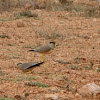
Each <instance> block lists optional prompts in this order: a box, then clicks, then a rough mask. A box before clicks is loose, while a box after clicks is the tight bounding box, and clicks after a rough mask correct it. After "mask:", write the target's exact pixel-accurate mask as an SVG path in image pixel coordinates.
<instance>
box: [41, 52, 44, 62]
mask: <svg viewBox="0 0 100 100" xmlns="http://www.w3.org/2000/svg"><path fill="white" fill-rule="evenodd" d="M44 56H45V54H42V56H41V60H42V62H44Z"/></svg>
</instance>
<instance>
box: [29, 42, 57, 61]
mask: <svg viewBox="0 0 100 100" xmlns="http://www.w3.org/2000/svg"><path fill="white" fill-rule="evenodd" d="M54 47H55V42H50V43H49V44H47V45H42V46H40V47H37V48H35V49H34V50H29V51H34V52H38V53H41V54H42V56H41V58H42V61H44V55H45V54H46V53H48V52H49V51H50V50H52V49H54Z"/></svg>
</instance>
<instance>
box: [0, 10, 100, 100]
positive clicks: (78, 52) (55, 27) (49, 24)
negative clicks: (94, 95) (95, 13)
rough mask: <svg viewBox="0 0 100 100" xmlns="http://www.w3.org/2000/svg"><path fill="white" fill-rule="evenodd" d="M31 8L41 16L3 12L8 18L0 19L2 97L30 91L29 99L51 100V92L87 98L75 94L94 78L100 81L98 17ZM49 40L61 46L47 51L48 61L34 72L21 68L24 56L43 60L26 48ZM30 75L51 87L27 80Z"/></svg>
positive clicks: (66, 98) (69, 99)
mask: <svg viewBox="0 0 100 100" xmlns="http://www.w3.org/2000/svg"><path fill="white" fill-rule="evenodd" d="M32 12H34V13H37V14H38V15H39V17H38V18H21V19H16V20H14V19H13V18H14V17H13V14H11V13H4V14H3V15H1V16H0V18H3V19H9V18H10V20H6V21H2V22H1V21H0V36H1V37H0V68H1V69H0V70H1V71H0V72H1V73H0V97H4V95H6V96H8V97H10V98H15V97H16V95H19V96H21V97H24V95H25V94H26V93H27V94H29V96H28V97H27V100H51V99H49V96H50V95H52V94H54V95H56V96H58V97H59V99H60V100H89V98H88V97H87V98H86V97H81V95H79V96H77V95H76V93H77V91H76V90H77V89H78V88H80V87H82V86H83V85H85V84H87V83H91V82H95V84H97V85H99V86H100V72H99V71H100V69H98V67H100V18H85V17H75V16H70V13H68V12H66V11H55V12H52V11H49V12H47V11H45V10H35V11H32ZM2 35H7V36H8V37H5V38H2ZM50 36H51V37H50ZM50 41H55V42H56V43H57V44H58V46H56V47H55V49H54V50H52V51H51V52H50V53H49V54H47V55H46V56H45V63H44V64H42V65H41V66H40V67H35V68H33V70H32V72H31V73H24V72H22V71H21V70H19V69H18V68H17V63H20V62H31V61H35V62H38V61H40V57H39V56H38V55H37V54H36V53H34V52H27V51H28V50H30V49H31V48H34V47H37V46H39V45H42V44H46V43H49V42H50ZM92 64H93V66H92ZM91 66H92V67H91ZM29 77H35V79H29ZM31 81H33V82H41V83H43V84H46V85H48V86H49V87H46V88H43V87H38V86H27V85H25V83H26V82H31ZM16 98H17V97H16ZM81 98H82V99H81Z"/></svg>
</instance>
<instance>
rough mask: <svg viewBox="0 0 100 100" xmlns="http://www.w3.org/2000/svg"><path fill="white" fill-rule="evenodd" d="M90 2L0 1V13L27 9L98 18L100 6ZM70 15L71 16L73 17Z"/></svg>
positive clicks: (55, 0)
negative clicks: (60, 11)
mask: <svg viewBox="0 0 100 100" xmlns="http://www.w3.org/2000/svg"><path fill="white" fill-rule="evenodd" d="M91 2H92V3H90V2H88V1H87V2H84V3H83V2H77V3H76V2H74V0H1V1H0V13H2V12H5V11H12V10H13V9H15V8H23V10H26V9H28V8H27V5H30V6H29V10H30V9H46V10H47V11H51V10H65V11H69V12H72V13H73V14H74V16H75V15H79V16H85V17H100V4H99V3H98V2H96V1H91ZM73 14H72V15H73Z"/></svg>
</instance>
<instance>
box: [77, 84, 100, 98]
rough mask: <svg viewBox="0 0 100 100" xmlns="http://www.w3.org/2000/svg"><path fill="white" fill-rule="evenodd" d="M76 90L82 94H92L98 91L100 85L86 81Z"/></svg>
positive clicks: (99, 91)
mask: <svg viewBox="0 0 100 100" xmlns="http://www.w3.org/2000/svg"><path fill="white" fill-rule="evenodd" d="M77 91H78V93H79V94H81V95H82V96H89V95H92V94H97V93H100V86H98V85H96V84H95V83H88V84H86V85H84V86H83V87H82V88H79V89H78V90H77Z"/></svg>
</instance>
